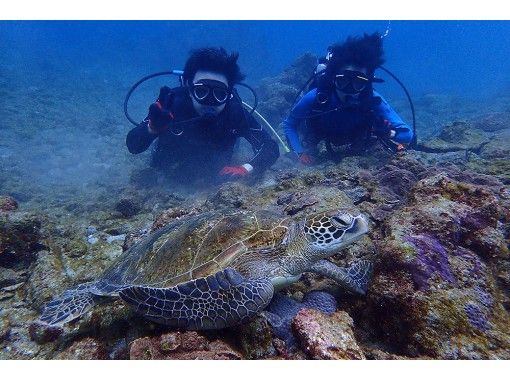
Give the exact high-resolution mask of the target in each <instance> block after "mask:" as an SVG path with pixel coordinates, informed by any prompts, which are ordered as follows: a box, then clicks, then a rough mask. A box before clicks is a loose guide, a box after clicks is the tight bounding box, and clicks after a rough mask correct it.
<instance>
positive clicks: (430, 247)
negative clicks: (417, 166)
mask: <svg viewBox="0 0 510 380" xmlns="http://www.w3.org/2000/svg"><path fill="white" fill-rule="evenodd" d="M410 200H411V202H410V204H409V205H407V206H406V207H404V208H403V209H400V210H399V212H398V213H394V214H392V215H391V216H390V217H389V218H388V219H387V220H386V221H385V226H384V230H385V235H386V237H385V238H384V239H383V240H382V241H381V242H379V244H378V246H379V257H378V264H377V266H376V273H375V275H374V281H373V283H372V286H371V288H370V291H369V294H368V297H367V303H366V304H365V307H366V308H365V310H364V311H361V313H364V316H365V318H367V319H366V320H365V322H366V323H368V324H369V325H371V329H372V334H374V336H373V338H374V339H379V340H380V339H382V340H383V341H385V342H386V343H387V344H389V345H390V346H392V347H393V349H394V350H395V352H396V353H398V354H403V355H407V356H419V355H428V356H431V357H434V358H442V359H454V358H465V359H467V358H495V357H498V358H505V357H506V356H508V355H507V354H505V352H508V347H510V333H509V331H508V328H507V326H508V325H509V323H510V318H509V316H508V313H507V312H506V310H505V309H504V307H503V305H502V304H501V302H500V301H499V300H500V299H501V292H502V290H503V289H501V288H500V287H498V283H497V281H496V279H495V278H494V275H493V272H492V269H491V268H492V267H493V266H494V267H498V266H500V265H501V263H503V262H506V260H508V247H507V242H506V240H505V234H504V232H503V231H502V229H501V223H500V220H501V218H502V216H503V214H502V209H501V207H500V204H499V200H498V197H497V196H496V195H495V194H494V193H493V192H491V191H490V190H489V189H487V188H485V187H482V186H475V185H472V184H467V183H464V182H459V181H455V180H453V179H451V178H449V177H448V176H447V175H445V174H444V173H443V174H438V175H435V176H432V177H427V178H424V179H423V180H421V181H419V182H418V183H417V185H416V186H415V188H414V189H413V191H412V192H411V194H410ZM362 319H363V318H362Z"/></svg>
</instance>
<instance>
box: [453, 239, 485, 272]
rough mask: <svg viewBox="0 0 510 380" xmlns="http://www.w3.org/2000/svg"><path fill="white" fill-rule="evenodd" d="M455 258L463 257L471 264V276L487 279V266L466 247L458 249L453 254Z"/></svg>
mask: <svg viewBox="0 0 510 380" xmlns="http://www.w3.org/2000/svg"><path fill="white" fill-rule="evenodd" d="M453 253H454V255H455V256H459V257H461V258H462V259H463V260H464V261H465V262H467V263H469V264H471V268H470V269H469V275H470V276H471V277H473V278H482V277H485V273H484V272H485V270H486V266H485V264H484V263H483V262H482V261H481V260H480V258H479V257H478V256H477V255H476V254H474V253H473V252H471V251H470V250H468V249H466V248H464V247H457V249H456V250H455V252H453Z"/></svg>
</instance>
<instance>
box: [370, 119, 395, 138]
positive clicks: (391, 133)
mask: <svg viewBox="0 0 510 380" xmlns="http://www.w3.org/2000/svg"><path fill="white" fill-rule="evenodd" d="M374 135H376V136H377V137H381V138H386V139H388V138H389V139H392V138H394V137H395V136H396V135H397V131H395V129H393V128H392V125H391V123H390V122H389V121H388V120H386V119H385V120H384V121H383V124H382V125H380V126H378V127H376V128H374Z"/></svg>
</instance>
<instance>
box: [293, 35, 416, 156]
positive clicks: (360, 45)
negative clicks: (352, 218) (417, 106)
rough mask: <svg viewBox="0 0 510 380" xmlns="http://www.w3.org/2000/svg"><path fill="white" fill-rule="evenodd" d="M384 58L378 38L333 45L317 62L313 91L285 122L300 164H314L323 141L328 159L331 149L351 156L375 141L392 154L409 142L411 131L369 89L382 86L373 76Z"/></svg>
mask: <svg viewBox="0 0 510 380" xmlns="http://www.w3.org/2000/svg"><path fill="white" fill-rule="evenodd" d="M383 54H384V53H383V47H382V38H381V35H380V34H379V33H374V34H371V35H368V34H364V35H363V37H352V36H350V37H348V38H347V40H346V41H345V42H343V43H336V44H335V45H333V46H331V47H330V48H329V49H328V54H327V55H326V57H325V58H323V59H322V60H320V61H319V64H318V66H317V68H316V73H315V85H314V86H313V87H314V88H313V89H312V90H310V91H309V92H308V93H306V94H305V95H304V96H303V97H302V98H301V99H300V101H299V102H298V103H297V104H296V105H295V106H294V107H293V108H292V110H291V111H290V114H289V115H288V116H287V118H286V119H285V120H284V121H283V126H284V130H285V135H286V137H287V140H288V142H289V144H290V146H291V148H292V150H293V151H294V152H295V153H296V154H297V155H298V157H299V161H300V162H301V163H302V164H305V165H311V164H313V163H314V161H315V160H316V158H317V156H318V153H319V152H318V147H317V145H318V144H319V142H321V141H324V142H325V144H326V148H327V149H328V151H329V152H330V153H333V150H332V148H331V145H335V146H341V145H348V146H349V150H348V151H349V152H350V153H352V154H356V153H360V152H363V151H364V150H365V149H366V148H367V147H368V145H370V143H371V141H373V139H374V138H377V139H379V141H381V142H382V143H383V144H385V146H389V145H387V144H391V145H392V146H394V147H395V149H394V150H396V151H398V150H401V149H403V145H402V144H408V143H411V142H412V141H413V129H412V128H410V127H409V126H408V125H407V124H406V123H405V122H404V121H403V120H402V119H401V118H400V116H399V115H398V114H397V113H396V112H395V111H394V110H393V109H392V108H391V106H390V105H389V104H388V103H387V102H386V101H385V100H384V98H383V97H382V96H381V95H380V94H378V93H377V92H376V91H375V90H374V89H373V83H374V82H382V80H381V79H378V78H375V77H374V72H375V70H376V69H377V68H378V67H380V66H381V65H382V64H383V63H384V58H383ZM302 121H305V123H303V125H302V124H301V122H302ZM300 135H301V137H302V140H300Z"/></svg>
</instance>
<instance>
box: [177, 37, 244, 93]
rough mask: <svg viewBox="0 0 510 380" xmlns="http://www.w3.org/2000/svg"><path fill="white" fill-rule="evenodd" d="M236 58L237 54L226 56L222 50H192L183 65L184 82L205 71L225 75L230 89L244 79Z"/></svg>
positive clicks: (211, 48) (225, 52) (209, 48)
mask: <svg viewBox="0 0 510 380" xmlns="http://www.w3.org/2000/svg"><path fill="white" fill-rule="evenodd" d="M237 58H239V53H237V52H233V53H232V54H228V53H227V51H226V50H225V49H223V48H213V47H208V48H202V49H196V50H192V51H191V53H190V57H189V58H188V60H187V61H186V64H185V65H184V74H183V79H184V82H185V83H188V82H189V81H191V80H193V77H194V76H195V74H196V73H197V71H199V70H205V71H212V72H215V73H221V74H223V75H225V77H226V78H227V80H228V84H229V86H230V87H232V86H233V85H234V84H236V83H239V82H241V81H242V80H243V79H244V78H245V76H244V74H242V73H241V69H240V68H239V65H238V64H237Z"/></svg>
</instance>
